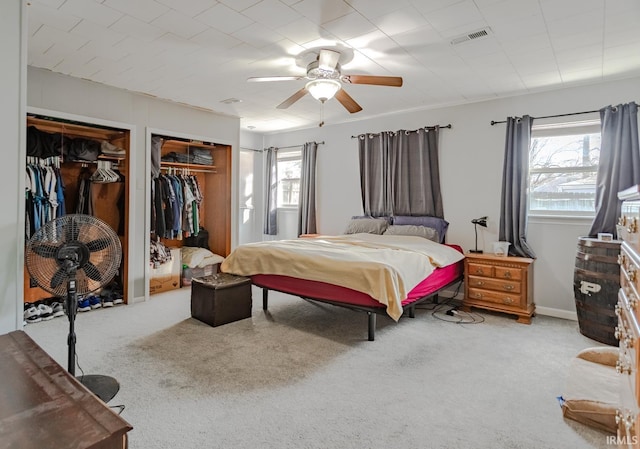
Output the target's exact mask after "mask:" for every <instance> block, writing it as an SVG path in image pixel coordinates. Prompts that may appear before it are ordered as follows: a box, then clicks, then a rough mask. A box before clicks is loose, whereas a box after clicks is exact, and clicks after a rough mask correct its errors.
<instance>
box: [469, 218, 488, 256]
mask: <svg viewBox="0 0 640 449" xmlns="http://www.w3.org/2000/svg"><path fill="white" fill-rule="evenodd" d="M471 223H473V229H474V230H475V231H476V249H471V250H469V252H470V253H475V254H481V253H482V250H481V249H478V225H480V226H482V227H483V228H486V227H487V217H480V218H474V219H473V220H471Z"/></svg>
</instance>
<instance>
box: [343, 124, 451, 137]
mask: <svg viewBox="0 0 640 449" xmlns="http://www.w3.org/2000/svg"><path fill="white" fill-rule="evenodd" d="M436 128H448V129H451V128H452V126H451V123H449V124H448V125H434V126H423V127H422V128H419V129H436ZM416 131H418V130H417V129H414V130H411V131H408V132H410V133H412V132H416ZM393 132H396V131H393ZM362 135H367V136H379V135H380V133H364V134H360V135H358V136H351V138H352V139H357V138H358V137H360V136H362Z"/></svg>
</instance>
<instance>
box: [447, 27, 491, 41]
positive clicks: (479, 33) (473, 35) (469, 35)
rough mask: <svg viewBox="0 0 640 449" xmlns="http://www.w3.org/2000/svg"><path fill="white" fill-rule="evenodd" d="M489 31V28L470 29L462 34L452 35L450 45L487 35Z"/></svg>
mask: <svg viewBox="0 0 640 449" xmlns="http://www.w3.org/2000/svg"><path fill="white" fill-rule="evenodd" d="M490 32H491V28H489V27H487V28H483V29H481V30H476V31H472V32H471V33H467V34H463V35H462V36H458V37H454V38H453V39H451V45H458V44H461V43H463V42H467V41H471V40H474V39H480V38H481V37H485V36H488V35H489V33H490Z"/></svg>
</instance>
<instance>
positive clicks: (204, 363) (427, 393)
mask: <svg viewBox="0 0 640 449" xmlns="http://www.w3.org/2000/svg"><path fill="white" fill-rule="evenodd" d="M189 293H190V292H189V290H188V289H183V290H181V291H178V292H171V293H163V294H160V295H156V296H154V297H152V299H151V300H150V301H147V302H144V303H139V304H134V305H127V306H118V307H114V308H112V309H105V310H95V311H91V312H87V313H84V314H80V315H79V316H78V320H77V326H76V327H77V334H78V345H77V353H78V359H79V365H80V367H81V368H82V369H83V370H84V372H85V373H86V374H107V375H111V376H113V377H115V378H116V379H118V381H119V382H120V384H121V390H120V392H119V393H118V395H117V396H116V397H115V398H114V399H113V400H112V401H111V402H110V404H109V405H112V406H115V405H119V404H124V405H125V406H126V408H125V410H124V411H123V412H122V416H123V417H124V418H125V419H126V420H127V421H129V422H130V423H131V424H132V425H133V427H134V430H133V431H132V432H131V433H130V434H129V435H130V446H129V447H130V448H131V449H161V448H171V449H175V448H181V449H201V448H224V449H236V448H237V449H240V448H242V449H245V448H273V449H287V448H291V449H305V448H310V449H311V448H313V449H315V448H317V449H327V448H336V449H338V448H339V449H351V448H353V449H365V448H370V449H393V448H406V449H416V448H462V449H464V448H487V449H489V448H490V449H499V448H505V449H506V448H509V449H514V448H531V449H534V448H540V449H542V448H549V449H551V448H553V449H556V448H573V449H580V448H607V447H610V446H608V445H607V444H606V437H607V435H606V434H604V433H601V432H599V431H596V430H593V429H590V428H588V427H585V426H583V425H581V424H579V423H575V422H572V421H566V420H564V419H563V418H562V413H561V410H560V407H559V405H558V402H557V400H556V397H557V396H559V395H561V394H562V391H563V385H564V382H565V373H566V372H567V367H568V365H569V361H570V359H571V358H572V357H573V356H574V355H575V354H577V353H578V352H579V351H580V350H581V349H583V348H586V347H589V346H598V345H599V344H598V343H596V342H594V341H592V340H590V339H588V338H586V337H584V336H582V335H581V334H580V333H579V332H578V330H577V323H575V322H571V321H565V320H559V319H554V318H547V317H535V318H534V319H533V324H532V325H531V326H526V325H522V324H517V323H516V322H515V320H514V319H513V318H511V317H508V316H506V315H501V314H495V315H494V314H488V313H482V316H484V317H485V322H484V323H482V324H473V325H471V324H467V325H460V324H454V323H451V322H445V321H442V320H439V319H437V318H436V317H434V316H433V315H432V313H431V311H428V310H419V311H417V313H416V318H415V319H410V318H402V319H401V320H400V322H399V323H397V324H396V323H394V322H393V321H391V320H390V319H388V318H386V317H383V316H378V326H377V328H378V331H377V334H376V341H374V342H369V341H367V340H366V338H367V330H366V324H367V322H366V314H363V313H357V312H353V311H350V310H347V309H343V308H337V307H332V306H327V305H318V304H316V303H309V302H306V301H303V300H301V299H299V298H294V297H290V296H286V295H281V294H277V293H271V295H270V311H269V313H266V314H265V313H264V312H263V311H262V309H261V294H260V291H259V290H257V289H256V290H254V309H253V316H252V318H251V319H246V320H243V321H239V322H235V323H231V324H227V325H224V326H220V327H216V328H213V327H209V326H207V325H205V324H203V323H200V322H199V321H197V320H194V319H191V318H190V312H189ZM444 318H446V316H444ZM25 330H26V331H27V333H28V334H29V335H30V336H31V337H32V338H34V339H35V340H36V341H37V342H38V343H39V344H40V345H41V346H42V347H43V348H44V349H45V350H46V351H47V352H48V353H50V354H51V355H52V356H53V357H54V358H55V359H56V360H57V361H58V362H59V363H60V364H61V365H63V366H66V354H67V347H66V335H67V331H68V321H67V319H66V317H63V318H56V319H54V320H52V321H48V322H41V323H36V324H31V325H29V326H27V327H26V328H25ZM76 374H80V371H79V370H76Z"/></svg>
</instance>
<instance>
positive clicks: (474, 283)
mask: <svg viewBox="0 0 640 449" xmlns="http://www.w3.org/2000/svg"><path fill="white" fill-rule="evenodd" d="M498 268H499V267H496V272H497V271H498V270H497V269H498ZM469 287H477V288H482V289H487V290H496V291H499V292H503V293H520V291H521V289H520V283H519V282H509V281H503V280H501V279H494V278H485V277H480V276H469Z"/></svg>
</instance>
